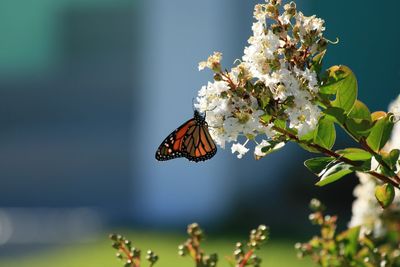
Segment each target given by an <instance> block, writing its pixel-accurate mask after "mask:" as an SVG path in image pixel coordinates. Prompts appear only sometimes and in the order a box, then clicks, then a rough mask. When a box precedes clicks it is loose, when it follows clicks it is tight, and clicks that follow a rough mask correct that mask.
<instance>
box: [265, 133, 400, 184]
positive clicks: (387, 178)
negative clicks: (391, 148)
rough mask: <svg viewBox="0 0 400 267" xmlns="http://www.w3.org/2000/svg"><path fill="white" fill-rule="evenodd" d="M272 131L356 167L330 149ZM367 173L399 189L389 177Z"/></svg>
mask: <svg viewBox="0 0 400 267" xmlns="http://www.w3.org/2000/svg"><path fill="white" fill-rule="evenodd" d="M272 129H273V130H275V131H277V132H279V133H281V134H284V135H286V136H287V137H289V138H290V139H291V140H292V141H295V142H297V143H300V144H303V145H306V146H308V147H311V148H314V149H316V150H318V151H319V152H321V153H322V154H325V155H327V156H330V157H334V158H335V159H336V160H338V161H341V162H344V163H347V164H349V165H352V166H354V167H357V166H358V164H357V162H356V161H353V160H350V159H348V158H346V157H343V156H342V155H340V154H338V153H336V152H335V151H332V150H330V149H327V148H324V147H322V146H320V145H318V144H314V143H309V142H306V141H302V140H300V139H299V138H298V137H297V136H296V135H294V134H292V133H290V132H288V131H286V130H285V129H282V128H280V127H277V126H273V127H272ZM367 173H368V174H370V175H372V176H374V177H376V178H377V179H379V180H381V181H382V182H384V183H390V184H391V185H393V186H394V187H396V188H398V189H400V185H399V184H400V183H398V182H396V181H393V180H392V179H390V178H389V177H386V176H385V175H383V174H380V173H378V172H375V171H367Z"/></svg>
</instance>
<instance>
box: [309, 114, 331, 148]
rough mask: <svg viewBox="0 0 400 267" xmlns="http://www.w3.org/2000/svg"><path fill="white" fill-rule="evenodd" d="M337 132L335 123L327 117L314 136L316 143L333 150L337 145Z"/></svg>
mask: <svg viewBox="0 0 400 267" xmlns="http://www.w3.org/2000/svg"><path fill="white" fill-rule="evenodd" d="M335 140H336V130H335V125H334V124H333V121H331V120H330V119H328V118H326V117H322V118H321V119H320V120H319V122H318V126H317V129H316V131H315V134H314V143H316V144H318V145H320V146H322V147H324V148H326V149H331V148H332V147H333V145H334V144H335Z"/></svg>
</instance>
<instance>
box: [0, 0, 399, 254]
mask: <svg viewBox="0 0 400 267" xmlns="http://www.w3.org/2000/svg"><path fill="white" fill-rule="evenodd" d="M257 2H258V1H253V0H252V1H244V0H236V1H232V0H218V1H215V0H203V1H191V0H190V1H188V0H173V1H161V0H147V1H144V0H143V1H140V0H136V1H135V0H58V1H54V0H35V1H21V0H2V1H1V2H0V38H1V39H0V94H1V97H0V119H1V128H0V174H1V181H2V182H1V186H0V208H1V210H0V244H3V245H2V247H0V256H1V255H3V256H4V253H3V254H2V253H1V251H7V253H9V251H15V250H18V249H15V248H16V246H18V245H21V244H53V243H62V242H72V243H73V242H80V241H82V240H90V238H91V236H93V234H95V233H98V232H101V231H104V230H105V229H108V228H109V227H118V226H129V227H135V228H138V229H150V230H160V229H161V230H162V229H168V230H175V229H183V227H184V226H185V225H186V224H188V223H190V222H193V221H197V222H199V223H201V224H203V225H204V226H205V227H206V228H207V229H208V230H209V231H211V232H213V231H214V232H217V231H221V229H224V231H227V230H226V229H228V231H232V232H234V231H245V232H247V229H248V228H249V227H253V226H254V225H257V224H260V223H265V224H268V225H270V226H271V227H272V229H273V235H274V236H277V237H286V236H288V235H293V234H294V235H302V234H304V231H306V232H307V231H312V230H313V229H311V228H310V227H309V226H308V222H307V214H308V210H307V204H308V202H309V200H310V199H311V198H312V197H319V198H320V199H321V200H323V201H324V202H325V203H326V204H327V205H328V206H329V207H330V208H331V209H330V210H331V212H332V213H338V214H340V215H341V218H342V224H343V225H344V224H345V223H346V222H347V220H348V218H349V216H350V212H351V205H350V201H352V199H353V197H352V188H353V187H354V185H355V184H356V183H357V180H356V178H355V177H350V176H349V177H347V178H346V179H343V180H342V181H339V182H337V183H335V184H333V185H329V186H328V187H326V188H317V187H315V186H314V185H313V184H314V183H315V181H316V180H315V177H313V175H312V174H311V173H308V172H307V170H306V169H305V168H304V167H303V164H302V161H303V160H304V159H306V158H307V157H310V156H312V155H310V154H308V153H306V152H303V151H302V150H300V149H299V148H298V147H296V146H295V145H289V146H287V147H285V149H283V150H281V151H280V152H278V153H276V154H272V155H271V156H269V157H267V158H265V159H263V160H260V161H255V160H254V159H253V157H252V156H251V155H248V156H247V157H246V158H245V159H243V160H238V159H236V157H234V156H233V155H232V154H231V153H230V147H227V148H226V149H225V150H222V149H219V152H218V153H217V155H216V156H215V157H214V158H213V159H212V160H209V161H207V162H204V163H198V164H195V163H191V162H188V161H186V160H184V159H178V160H173V161H168V162H157V161H156V160H155V159H154V153H155V150H156V148H157V146H158V145H159V143H160V142H161V141H162V140H163V138H164V137H165V136H166V135H168V134H169V133H170V131H172V130H173V129H175V128H176V127H177V126H178V125H179V124H180V123H182V122H184V121H186V120H187V119H188V118H190V117H191V116H192V115H193V109H192V99H193V98H194V97H195V96H196V93H197V91H198V89H199V88H200V87H201V86H202V85H204V84H206V83H207V81H208V80H210V79H211V78H212V76H211V73H208V72H200V73H199V72H198V70H197V64H198V62H199V61H201V60H204V59H206V58H207V57H208V55H210V54H211V53H212V52H213V51H222V52H223V54H224V60H223V63H224V65H225V66H226V67H229V66H231V65H232V63H233V61H234V60H235V59H236V58H240V57H241V55H242V53H243V48H244V46H245V45H246V43H247V38H248V36H249V35H250V34H251V24H252V16H251V15H252V10H253V6H254V4H255V3H257ZM297 3H298V7H299V8H300V9H302V10H303V11H304V13H305V14H309V15H311V14H317V15H318V16H319V17H322V18H324V19H325V21H326V27H327V31H326V36H327V37H328V38H329V39H331V40H335V38H336V37H339V38H340V43H339V44H338V45H331V46H330V47H329V50H328V54H327V57H326V62H325V64H326V67H328V66H330V65H333V64H345V65H348V66H350V67H351V68H352V69H353V71H354V72H355V73H356V75H357V77H358V81H359V98H360V99H361V100H362V101H364V102H365V103H366V104H367V105H368V106H369V107H370V108H371V109H372V110H385V109H386V108H387V105H388V103H389V102H390V101H391V100H392V99H394V98H395V97H396V96H397V94H398V93H399V82H398V81H399V78H400V61H399V58H398V56H397V48H398V43H399V41H400V35H399V30H398V27H397V24H398V23H397V20H396V18H397V15H396V14H397V11H398V10H399V7H400V3H399V2H398V1H389V2H388V4H386V5H385V7H379V8H382V9H383V8H385V10H381V11H379V12H378V11H377V8H376V3H375V2H374V1H370V2H368V1H364V2H362V4H360V3H357V2H348V1H344V0H338V1H317V0H302V1H297ZM346 145H351V141H350V140H348V139H345V138H343V135H339V140H338V147H343V146H346ZM7 247H9V248H10V249H7V250H6V248H7ZM15 253H17V252H15Z"/></svg>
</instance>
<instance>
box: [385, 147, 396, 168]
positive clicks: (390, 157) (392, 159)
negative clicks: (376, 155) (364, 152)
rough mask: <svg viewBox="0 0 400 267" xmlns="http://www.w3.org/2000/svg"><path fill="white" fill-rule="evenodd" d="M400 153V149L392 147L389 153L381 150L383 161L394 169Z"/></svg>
mask: <svg viewBox="0 0 400 267" xmlns="http://www.w3.org/2000/svg"><path fill="white" fill-rule="evenodd" d="M399 155H400V150H398V149H392V150H391V151H390V152H389V153H383V152H381V156H382V159H383V161H385V162H386V164H387V165H388V166H389V167H390V168H392V169H393V168H394V167H395V166H396V163H397V161H398V160H399Z"/></svg>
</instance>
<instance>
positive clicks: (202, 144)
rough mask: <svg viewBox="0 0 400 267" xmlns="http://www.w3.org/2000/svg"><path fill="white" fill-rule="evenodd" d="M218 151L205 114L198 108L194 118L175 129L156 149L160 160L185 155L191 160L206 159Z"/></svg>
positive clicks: (157, 157)
mask: <svg viewBox="0 0 400 267" xmlns="http://www.w3.org/2000/svg"><path fill="white" fill-rule="evenodd" d="M215 153H217V146H216V145H215V143H214V141H213V140H212V138H211V135H210V133H209V132H208V124H207V122H206V119H205V116H202V115H201V114H200V113H199V112H198V111H197V110H195V111H194V116H193V118H192V119H190V120H188V121H187V122H185V123H184V124H182V125H181V126H180V127H179V128H178V129H176V130H175V131H173V132H172V133H171V134H170V135H168V136H167V138H165V139H164V141H163V142H162V143H161V145H160V146H159V147H158V149H157V151H156V159H157V160H160V161H164V160H170V159H174V158H180V157H185V158H187V159H188V160H190V161H195V162H199V161H205V160H208V159H210V158H212V157H213V156H214V155H215Z"/></svg>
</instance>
